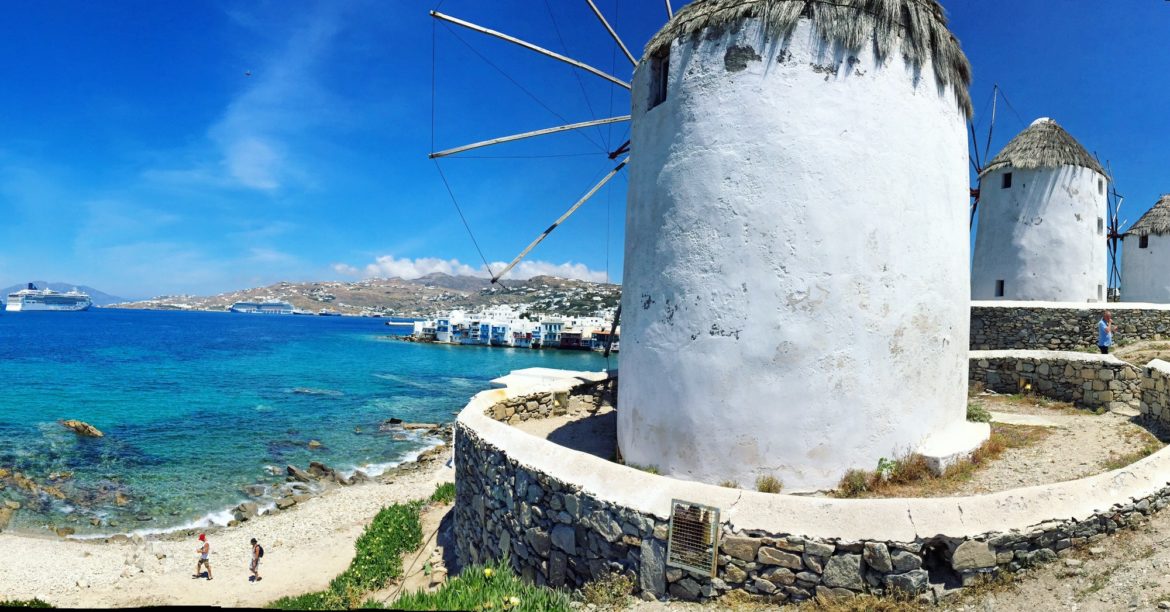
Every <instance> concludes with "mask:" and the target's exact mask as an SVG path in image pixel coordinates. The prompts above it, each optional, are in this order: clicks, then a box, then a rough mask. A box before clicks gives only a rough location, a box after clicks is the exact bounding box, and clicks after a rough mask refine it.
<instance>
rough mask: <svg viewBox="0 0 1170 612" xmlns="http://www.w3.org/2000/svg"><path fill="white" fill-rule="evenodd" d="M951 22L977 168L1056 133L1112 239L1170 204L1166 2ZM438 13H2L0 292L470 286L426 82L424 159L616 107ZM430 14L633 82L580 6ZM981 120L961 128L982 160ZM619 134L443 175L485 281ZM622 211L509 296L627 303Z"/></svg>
mask: <svg viewBox="0 0 1170 612" xmlns="http://www.w3.org/2000/svg"><path fill="white" fill-rule="evenodd" d="M598 4H599V6H601V7H602V10H603V11H605V12H606V14H607V16H609V17H610V18H611V20H612V21H613V22H615V23H616V24H617V28H618V30H619V33H620V34H621V35H622V37H623V38H624V39H625V41H626V42H627V44H628V45H629V46H630V48H631V50H632V51H633V52H634V53H635V55H638V54H639V52H640V49H641V46H642V44H643V43H644V42H645V41H646V40H647V39H648V38H649V37H650V35H652V34H653V32H654V31H656V30H657V29H658V28H659V27H660V26H661V25H662V24H663V23H664V21H665V10H664V8H663V6H662V3H661V2H660V1H659V0H617V1H615V0H598ZM676 4H677V2H676ZM944 4H945V6H946V7H947V9H948V11H949V13H950V15H951V22H952V28H953V30H954V31H955V33H956V34H957V35H958V36H959V38H960V40H961V41H962V43H963V48H964V50H965V51H966V52H967V54H968V56H969V57H970V59H971V62H972V64H973V65H974V70H975V82H974V84H973V87H972V97H973V98H974V100H975V105H976V110H977V111H982V110H983V108H984V104H985V103H986V101H987V100H988V99H989V97H990V92H991V87H992V84H993V83H998V84H999V85H1000V87H1001V88H1002V89H1003V90H1004V92H1005V93H1006V95H1007V97H1008V100H1009V101H1010V102H1011V107H1012V108H1011V109H1008V108H1005V106H1004V105H1003V104H1002V103H1001V105H1000V109H999V112H998V116H997V123H996V132H995V138H994V141H993V144H992V153H994V151H995V150H996V149H998V148H999V147H1000V146H1002V145H1003V144H1004V143H1005V142H1006V141H1007V139H1009V138H1010V137H1011V136H1012V135H1014V134H1015V133H1016V132H1018V131H1019V130H1021V129H1023V127H1025V126H1026V125H1027V123H1028V122H1030V121H1031V120H1032V119H1034V118H1036V117H1039V116H1050V117H1053V118H1054V119H1056V120H1057V121H1058V122H1059V123H1061V124H1062V125H1064V126H1065V127H1066V128H1067V129H1068V130H1069V131H1070V132H1071V133H1072V134H1073V135H1074V136H1075V137H1077V138H1078V139H1079V140H1080V141H1081V142H1082V143H1083V144H1084V145H1085V146H1086V147H1087V148H1089V150H1091V151H1096V152H1097V153H1098V154H1099V155H1100V156H1101V158H1102V159H1107V160H1109V161H1110V162H1111V164H1112V167H1113V170H1114V174H1115V176H1116V179H1117V184H1118V188H1119V190H1120V191H1121V192H1122V193H1124V194H1125V195H1126V197H1127V199H1126V206H1125V208H1124V209H1123V212H1122V218H1123V219H1129V221H1131V222H1132V221H1135V220H1136V219H1137V217H1138V216H1140V214H1141V213H1142V212H1143V211H1144V210H1145V209H1146V208H1148V207H1149V206H1150V205H1151V204H1152V203H1153V202H1154V200H1155V199H1156V197H1157V195H1158V194H1160V193H1161V192H1163V191H1170V177H1167V176H1166V172H1165V166H1166V160H1167V159H1170V144H1168V143H1170V138H1167V136H1168V135H1170V129H1168V128H1170V125H1168V122H1170V119H1168V118H1167V117H1168V116H1167V114H1166V113H1165V112H1163V111H1162V108H1161V107H1163V106H1164V102H1163V101H1162V100H1163V99H1164V98H1165V97H1166V94H1167V93H1168V90H1170V85H1168V80H1167V78H1166V77H1165V75H1164V67H1162V66H1160V65H1159V62H1160V61H1161V58H1162V57H1164V54H1162V53H1161V52H1160V51H1159V50H1160V49H1162V47H1163V45H1164V43H1163V41H1164V40H1165V39H1166V37H1167V34H1170V31H1168V30H1170V3H1164V2H1154V1H1138V0H1133V1H1129V2H1124V3H1102V2H1099V1H1096V0H1060V1H1059V2H1042V1H1039V0H1033V1H1027V0H1023V1H1015V2H1008V1H1001V0H979V1H976V0H949V1H945V2H944ZM433 6H434V4H433V3H432V2H408V1H406V0H368V1H360V0H353V1H350V0H346V1H332V2H319V3H318V2H309V1H297V2H228V1H221V2H213V1H203V2H197V1H192V2H186V3H161V2H154V1H148V0H140V1H120V2H83V1H81V0H73V1H65V0H49V1H46V2H38V3H12V4H10V5H8V6H6V9H5V10H6V19H4V20H3V21H2V22H0V57H3V58H5V59H4V60H3V61H0V82H3V83H5V87H4V90H3V93H2V94H0V286H4V285H8V284H16V283H20V282H25V281H27V280H31V279H34V278H43V279H46V280H61V281H68V282H75V283H80V284H88V285H92V286H94V287H97V288H99V289H102V290H104V291H108V292H111V293H115V294H119V295H123V296H127V297H146V296H151V295H158V294H164V293H214V292H219V291H225V290H231V289H236V288H241V287H247V286H254V285H258V284H266V283H270V282H274V281H277V280H318V279H337V278H349V279H356V278H361V277H362V276H365V275H369V274H376V275H379V276H387V275H404V276H411V275H418V274H422V273H426V272H429V271H449V272H455V273H458V272H468V271H476V270H481V269H482V261H481V260H480V257H479V255H478V254H477V252H476V249H475V247H474V246H472V244H471V241H470V239H469V238H468V236H467V233H466V230H465V229H464V228H463V226H462V223H461V221H460V219H459V217H458V215H457V214H456V212H455V209H454V207H453V205H452V203H451V200H450V198H449V197H448V195H447V192H446V190H445V188H444V186H443V183H442V181H441V180H440V179H439V175H438V173H437V171H436V168H435V164H434V163H433V162H431V161H430V160H428V159H427V157H426V154H427V152H428V151H429V150H431V148H432V130H431V125H432V96H431V91H432V81H431V74H432V71H431V66H432V57H434V61H435V65H436V71H435V73H436V75H437V78H436V83H435V92H436V96H435V100H436V103H435V106H434V126H435V130H434V147H435V148H436V149H441V148H446V147H451V146H455V145H459V144H464V143H466V142H471V141H475V140H480V139H484V138H490V137H493V136H499V135H504V134H510V133H515V132H520V131H526V130H531V129H537V128H542V127H548V126H553V125H557V124H560V123H562V122H574V121H582V120H587V119H590V118H593V117H604V116H610V115H620V114H626V113H627V112H628V104H629V98H628V94H626V92H625V91H624V90H622V89H620V88H617V87H613V86H611V85H609V84H608V83H606V82H605V81H603V80H601V79H599V78H597V77H595V76H592V75H589V74H587V73H579V72H575V71H574V70H572V69H571V68H568V67H566V66H565V65H563V64H560V63H557V62H554V61H551V60H548V59H546V58H543V57H539V56H536V55H534V54H531V53H529V52H526V51H523V50H520V49H517V48H514V47H511V46H509V45H507V44H506V43H502V42H499V41H496V40H493V39H489V38H486V37H483V36H481V35H477V34H475V33H472V32H468V31H465V30H453V29H452V28H449V27H447V26H444V25H439V26H438V27H433V24H432V20H431V18H430V17H429V16H428V15H427V10H428V9H430V8H432V7H433ZM1057 9H1058V10H1057ZM440 10H441V11H443V12H445V13H450V14H453V15H456V16H460V17H464V18H466V19H468V20H470V21H473V22H476V23H480V24H482V25H485V26H488V27H494V28H496V29H500V30H503V31H506V32H508V33H511V34H514V35H516V36H518V37H521V38H524V39H526V40H530V41H532V42H534V43H536V44H540V45H543V46H546V47H548V48H551V49H553V50H556V51H561V52H564V53H566V54H567V55H570V56H572V57H576V58H578V59H581V60H582V61H585V62H587V63H590V64H593V65H595V66H597V67H599V68H602V69H604V70H610V69H612V70H614V71H615V74H617V75H618V76H619V77H621V78H628V77H629V74H630V70H631V68H630V65H629V63H628V62H627V61H626V60H625V59H624V58H623V57H622V55H621V54H620V52H617V51H616V49H615V47H614V45H612V44H611V43H610V41H609V38H608V37H607V35H606V34H605V32H604V30H603V29H602V28H601V26H600V25H599V24H598V23H597V22H596V20H595V19H594V18H593V16H592V14H591V13H590V11H589V9H588V7H587V6H586V5H585V3H584V2H583V1H580V2H579V1H576V0H548V1H547V2H545V1H544V0H499V1H495V2H482V1H480V0H446V1H445V2H443V3H442V6H441V8H440ZM550 14H551V16H550ZM432 35H433V36H434V39H435V41H436V42H437V44H436V45H435V46H434V48H435V49H436V50H437V52H436V53H435V55H434V56H432ZM484 58H487V60H490V61H491V62H492V63H493V64H495V66H496V67H498V68H500V69H502V70H503V72H501V71H500V70H497V68H496V67H493V66H492V65H491V64H489V63H486V62H485V60H484ZM249 73H250V74H249ZM1012 109H1014V110H1012ZM1017 113H1018V115H1019V117H1017V116H1016V114H1017ZM987 119H988V117H987V115H986V113H984V114H980V115H979V116H977V117H976V121H978V122H979V123H980V125H979V134H980V138H982V137H983V136H984V135H985V134H986V125H987ZM625 135H626V132H625V127H624V125H621V124H619V125H618V126H617V127H615V128H612V129H610V128H598V129H593V130H588V131H585V132H582V133H568V134H562V135H557V136H552V137H548V138H545V139H541V140H539V141H529V142H525V143H516V144H512V145H506V146H504V147H497V148H492V149H485V150H483V151H481V152H480V153H479V154H478V155H486V156H495V157H494V158H491V159H482V158H478V157H476V158H464V159H448V160H446V161H444V162H442V169H443V171H444V172H445V173H446V176H447V178H448V180H449V181H450V184H451V187H452V190H453V191H454V193H455V196H456V198H457V199H458V201H459V203H460V205H461V206H462V208H463V211H464V213H465V214H466V216H467V220H468V222H469V223H470V224H471V226H472V228H473V230H474V233H475V236H476V238H477V239H478V241H479V243H480V246H481V247H482V249H483V251H484V254H485V256H486V257H487V258H488V259H489V260H490V261H491V262H500V261H508V260H510V259H511V258H512V257H513V256H514V255H515V254H516V253H517V252H519V251H520V250H521V249H522V248H523V247H524V246H525V245H526V244H527V243H528V242H529V241H530V240H531V239H532V238H533V237H534V236H536V235H537V234H538V233H539V232H540V231H542V230H543V229H544V228H545V227H547V226H548V224H549V222H551V221H552V220H553V219H555V218H556V217H557V216H558V215H559V214H560V213H561V212H562V211H563V210H564V209H565V208H566V207H567V206H568V205H569V204H571V203H572V202H573V201H574V200H575V199H576V198H577V197H578V196H580V195H581V194H582V193H583V192H584V191H585V190H586V189H587V188H588V187H589V186H590V185H592V184H593V183H594V182H595V181H596V180H597V179H598V178H600V176H601V175H602V174H603V173H604V172H606V170H607V169H608V168H610V167H611V162H610V161H609V160H608V159H606V156H605V155H604V154H603V153H602V151H603V150H605V149H607V148H613V147H616V146H617V145H618V144H620V143H621V142H622V141H623V140H624V138H625ZM501 156H502V157H501ZM625 186H626V185H625V181H624V178H622V177H621V175H619V178H617V179H615V180H614V181H613V182H612V183H611V184H610V187H607V188H606V189H604V190H603V191H602V192H600V193H599V194H598V196H596V197H595V198H594V199H593V200H592V201H590V202H589V203H588V204H586V205H585V206H584V207H582V209H581V210H580V211H579V212H578V213H577V214H576V215H575V216H574V217H572V218H571V219H570V220H569V221H568V222H567V223H566V224H565V225H564V226H562V227H561V228H560V229H559V230H557V231H556V232H555V233H554V234H553V235H552V237H550V238H549V239H548V240H547V241H545V243H544V244H542V245H541V246H540V247H538V249H537V250H536V251H535V252H534V253H533V255H532V256H531V258H532V261H531V263H530V264H528V265H527V266H526V267H525V268H523V269H521V270H519V271H518V272H520V273H521V274H522V275H524V274H534V273H541V272H549V273H559V274H561V275H571V276H578V277H583V278H590V279H593V280H604V279H605V278H607V277H608V278H610V279H612V280H620V275H621V259H622V257H621V255H622V244H623V240H624V235H623V233H622V228H621V226H622V220H623V218H624V204H625ZM497 265H498V264H497Z"/></svg>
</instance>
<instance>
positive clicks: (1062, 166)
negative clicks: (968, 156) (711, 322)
mask: <svg viewBox="0 0 1170 612" xmlns="http://www.w3.org/2000/svg"><path fill="white" fill-rule="evenodd" d="M1108 180H1109V179H1108V178H1107V177H1106V175H1105V169H1104V168H1102V167H1101V164H1100V163H1099V162H1098V161H1097V159H1096V158H1095V157H1093V156H1092V155H1090V154H1089V152H1088V151H1086V150H1085V148H1084V147H1083V146H1081V144H1080V143H1079V142H1077V141H1076V139H1075V138H1073V137H1072V136H1071V135H1070V134H1069V133H1068V132H1066V131H1065V130H1064V128H1062V127H1060V126H1059V125H1058V124H1057V123H1056V122H1055V121H1053V120H1052V119H1049V118H1047V117H1043V118H1040V119H1037V120H1036V121H1033V122H1032V125H1030V126H1028V128H1027V129H1025V130H1024V131H1022V132H1020V133H1019V134H1017V135H1016V137H1015V138H1012V139H1011V141H1010V142H1008V144H1007V146H1005V147H1004V148H1003V150H1002V151H1000V152H999V154H998V155H996V156H995V157H993V158H992V159H991V161H990V162H988V164H987V167H985V168H984V169H983V172H982V174H981V175H980V179H979V227H978V229H977V231H976V233H975V254H974V257H973V265H972V268H971V299H975V300H1028V301H1044V302H1104V301H1105V299H1106V295H1105V289H1106V287H1107V286H1108V268H1107V266H1106V253H1107V250H1108V241H1107V239H1106V233H1107V229H1108V221H1107V217H1108V200H1107V198H1108V196H1107V195H1106V193H1107V191H1108ZM918 236H919V233H918V231H917V230H916V231H915V237H916V238H917V237H918Z"/></svg>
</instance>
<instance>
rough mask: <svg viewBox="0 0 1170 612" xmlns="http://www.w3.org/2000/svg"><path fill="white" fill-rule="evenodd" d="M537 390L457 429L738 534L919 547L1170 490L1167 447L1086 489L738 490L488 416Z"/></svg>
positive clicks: (610, 497)
mask: <svg viewBox="0 0 1170 612" xmlns="http://www.w3.org/2000/svg"><path fill="white" fill-rule="evenodd" d="M1158 367H1159V368H1165V371H1167V372H1170V363H1166V362H1161V364H1160V365H1159V366H1158ZM598 375H599V376H602V377H604V374H600V373H598ZM554 384H556V383H554ZM534 390H538V389H535V388H534V387H531V386H526V387H521V388H520V389H516V388H513V387H507V388H502V389H491V390H487V391H482V392H480V393H478V394H476V395H475V396H474V397H473V398H472V399H471V401H470V402H469V403H468V404H467V406H466V407H465V408H464V409H463V410H462V411H461V412H460V413H459V416H458V417H457V419H456V421H457V422H458V424H459V425H461V426H463V427H466V428H468V429H470V430H472V431H473V432H475V434H476V435H478V436H479V437H480V438H481V439H482V440H483V441H484V442H485V443H487V444H490V445H492V446H495V447H497V448H499V449H502V450H503V451H504V452H506V453H507V455H508V457H509V458H510V459H512V460H513V461H516V462H517V463H519V464H520V465H522V466H524V467H525V468H527V469H530V470H533V471H537V472H542V473H544V474H546V475H548V476H549V477H551V478H555V479H557V480H560V481H562V482H565V483H569V484H571V485H576V486H578V487H580V488H581V490H582V491H583V492H585V493H587V494H589V495H592V496H594V497H596V498H597V499H599V500H601V501H604V502H608V503H612V504H615V505H618V506H623V507H626V508H629V509H631V510H634V511H637V512H641V513H643V514H647V515H652V516H655V517H657V518H660V519H666V518H667V517H668V513H669V509H670V501H671V500H672V499H684V500H687V501H693V502H698V503H703V504H707V505H711V506H715V507H718V508H720V509H721V511H722V513H723V514H722V517H723V519H724V520H726V521H728V522H729V523H730V526H731V528H732V529H736V530H743V529H756V530H761V531H766V532H769V533H777V534H779V533H787V534H793V535H798V536H804V537H809V538H820V539H828V538H839V539H842V540H882V541H894V542H912V541H914V540H916V539H920V538H922V539H925V538H930V537H933V536H936V535H945V536H949V537H956V538H959V537H972V536H978V535H982V534H988V533H1005V532H1008V531H1012V530H1018V531H1027V530H1029V529H1030V528H1031V527H1033V526H1036V525H1039V524H1041V523H1045V522H1048V521H1053V520H1059V521H1064V520H1069V519H1075V520H1085V519H1088V518H1090V517H1092V516H1093V515H1095V514H1099V513H1103V512H1105V511H1107V510H1109V508H1110V507H1112V506H1113V505H1114V504H1119V503H1128V502H1130V501H1131V500H1133V499H1138V498H1143V497H1147V496H1149V495H1151V494H1153V493H1155V492H1157V491H1159V490H1161V489H1163V488H1165V487H1166V486H1168V485H1170V482H1168V481H1170V447H1167V448H1165V449H1163V450H1161V451H1158V452H1156V453H1154V454H1152V455H1150V456H1149V457H1146V458H1145V459H1142V460H1141V461H1138V462H1137V463H1134V464H1131V465H1129V466H1126V467H1124V468H1122V469H1119V470H1114V471H1112V472H1106V473H1104V474H1098V475H1096V476H1090V477H1087V478H1082V479H1080V480H1073V481H1068V482H1060V483H1055V484H1048V485H1037V486H1033V487H1026V488H1021V489H1012V490H1009V491H1001V492H998V493H989V494H986V495H974V496H966V497H942V498H916V499H834V498H820V497H802V496H798V495H786V494H767V493H759V492H756V491H747V490H740V489H729V488H724V487H719V486H715V485H708V484H703V483H698V482H689V481H684V480H676V479H673V478H668V477H665V476H657V475H653V474H648V473H646V472H642V471H640V470H636V469H634V468H630V467H626V466H623V465H619V464H616V463H613V462H610V461H606V460H604V459H601V458H598V457H594V456H592V455H589V454H586V453H582V452H578V451H574V450H570V449H568V448H565V447H563V446H560V445H557V444H554V443H552V442H549V441H547V440H545V439H543V438H538V437H536V436H533V435H531V434H528V433H525V432H524V431H521V430H520V429H517V428H515V427H511V426H509V425H507V424H504V423H500V422H497V421H494V420H492V419H491V418H490V417H488V416H486V414H485V411H486V410H487V409H488V408H490V407H491V406H493V405H494V404H496V403H497V402H500V401H503V400H506V399H509V398H512V397H518V396H522V395H528V394H530V393H532V392H533V391H534ZM546 390H548V391H551V390H553V389H551V388H549V389H546ZM456 460H458V457H457V458H456Z"/></svg>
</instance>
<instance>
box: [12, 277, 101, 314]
mask: <svg viewBox="0 0 1170 612" xmlns="http://www.w3.org/2000/svg"><path fill="white" fill-rule="evenodd" d="M90 306H93V302H92V301H90V299H89V295H87V294H85V293H81V292H80V291H78V290H76V289H74V290H72V291H67V292H65V293H60V292H58V291H53V290H52V289H37V286H36V285H34V284H32V283H29V284H28V288H27V289H21V290H20V291H17V292H16V293H10V294H9V295H8V303H7V304H6V305H5V306H4V309H5V310H7V311H9V312H21V311H24V312H28V311H34V310H52V311H63V312H76V311H79V310H87V309H88V308H89V307H90Z"/></svg>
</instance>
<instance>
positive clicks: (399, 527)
mask: <svg viewBox="0 0 1170 612" xmlns="http://www.w3.org/2000/svg"><path fill="white" fill-rule="evenodd" d="M421 506H422V504H421V502H411V503H408V504H395V505H393V506H390V507H388V508H383V509H382V510H381V511H380V512H378V515H377V516H375V517H374V520H373V521H372V522H371V523H370V524H369V525H368V526H367V527H366V530H365V531H363V532H362V535H361V536H359V537H358V539H357V541H356V542H354V549H355V551H356V554H355V555H354V558H353V561H351V562H350V564H349V568H348V569H346V570H345V571H344V572H342V573H341V574H340V575H338V576H337V577H336V578H334V579H333V581H332V582H330V583H329V588H328V589H326V590H324V591H318V592H315V593H305V594H304V595H295V596H290V597H282V598H280V599H278V600H276V601H274V602H272V603H270V604H268V607H269V608H277V609H281V610H343V609H352V608H357V607H359V606H361V605H362V599H363V598H364V597H365V595H366V594H367V593H369V592H370V591H376V590H378V589H380V588H382V587H384V586H386V583H387V582H389V581H390V579H392V578H397V577H399V576H401V575H402V555H403V554H404V553H407V552H410V551H412V550H415V549H417V548H418V547H419V546H421V545H422V521H421V519H420V517H419V510H420V508H421Z"/></svg>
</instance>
